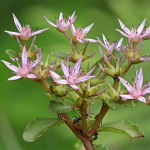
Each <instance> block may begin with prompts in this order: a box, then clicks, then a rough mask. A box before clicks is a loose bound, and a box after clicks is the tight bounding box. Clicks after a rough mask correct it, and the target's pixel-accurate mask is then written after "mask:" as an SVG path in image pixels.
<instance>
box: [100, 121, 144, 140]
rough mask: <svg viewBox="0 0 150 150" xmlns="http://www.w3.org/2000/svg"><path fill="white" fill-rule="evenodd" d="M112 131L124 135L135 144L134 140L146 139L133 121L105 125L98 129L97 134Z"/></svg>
mask: <svg viewBox="0 0 150 150" xmlns="http://www.w3.org/2000/svg"><path fill="white" fill-rule="evenodd" d="M101 131H110V132H115V133H119V134H122V135H124V136H126V137H127V138H129V139H131V140H132V141H133V142H134V140H133V139H134V138H140V137H144V133H143V132H142V131H141V129H140V128H139V126H138V125H136V124H133V123H132V122H131V121H123V120H121V121H116V122H110V123H106V124H103V125H102V126H100V127H99V128H98V129H97V132H101Z"/></svg>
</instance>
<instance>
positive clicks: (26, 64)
mask: <svg viewBox="0 0 150 150" xmlns="http://www.w3.org/2000/svg"><path fill="white" fill-rule="evenodd" d="M42 57H43V55H42V56H40V57H39V58H38V59H36V60H35V61H34V62H30V61H29V60H28V56H27V52H26V48H25V47H23V52H22V57H21V58H22V59H21V62H22V67H21V66H20V65H19V63H18V62H17V63H18V66H19V67H16V66H14V65H12V64H10V63H9V62H7V61H4V60H2V62H3V63H4V64H5V65H6V66H7V67H8V68H9V69H11V70H12V71H14V72H13V73H14V74H16V75H15V76H13V77H11V78H9V79H8V80H17V79H20V78H25V77H27V78H37V77H36V76H35V75H34V74H32V73H30V72H31V71H32V68H33V67H35V66H36V65H37V64H38V63H39V62H40V61H41V59H42Z"/></svg>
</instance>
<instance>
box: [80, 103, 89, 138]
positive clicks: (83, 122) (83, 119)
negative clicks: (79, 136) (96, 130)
mask: <svg viewBox="0 0 150 150" xmlns="http://www.w3.org/2000/svg"><path fill="white" fill-rule="evenodd" d="M86 110H87V102H86V101H85V100H83V106H82V109H81V111H80V113H81V120H82V133H83V137H87V121H86Z"/></svg>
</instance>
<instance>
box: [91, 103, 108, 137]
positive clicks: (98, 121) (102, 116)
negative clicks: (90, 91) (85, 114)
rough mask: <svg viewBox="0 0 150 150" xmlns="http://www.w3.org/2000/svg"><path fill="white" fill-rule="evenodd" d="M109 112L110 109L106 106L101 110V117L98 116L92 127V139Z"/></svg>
mask: <svg viewBox="0 0 150 150" xmlns="http://www.w3.org/2000/svg"><path fill="white" fill-rule="evenodd" d="M108 110H109V107H108V106H107V105H106V104H104V105H103V106H102V109H101V111H100V113H99V115H98V118H97V120H96V121H95V123H94V125H93V126H92V128H91V130H90V132H89V135H90V137H92V136H93V135H94V134H95V132H96V129H97V128H98V127H99V125H100V123H101V122H102V120H103V118H104V116H105V115H106V113H107V111H108Z"/></svg>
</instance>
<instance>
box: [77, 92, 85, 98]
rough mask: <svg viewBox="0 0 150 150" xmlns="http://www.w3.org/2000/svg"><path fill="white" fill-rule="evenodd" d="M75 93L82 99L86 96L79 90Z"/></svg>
mask: <svg viewBox="0 0 150 150" xmlns="http://www.w3.org/2000/svg"><path fill="white" fill-rule="evenodd" d="M75 92H76V93H77V94H78V95H79V96H80V97H81V98H83V97H84V95H83V94H82V93H81V92H80V91H79V90H75Z"/></svg>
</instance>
